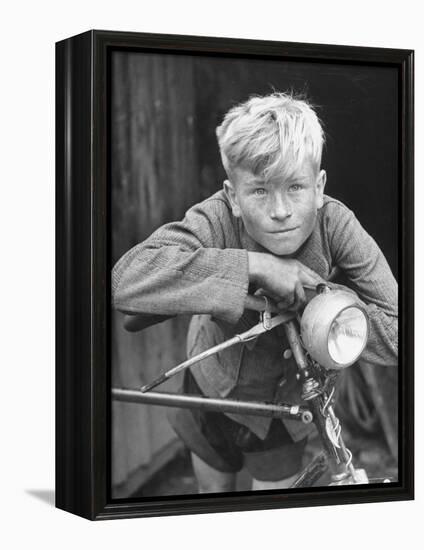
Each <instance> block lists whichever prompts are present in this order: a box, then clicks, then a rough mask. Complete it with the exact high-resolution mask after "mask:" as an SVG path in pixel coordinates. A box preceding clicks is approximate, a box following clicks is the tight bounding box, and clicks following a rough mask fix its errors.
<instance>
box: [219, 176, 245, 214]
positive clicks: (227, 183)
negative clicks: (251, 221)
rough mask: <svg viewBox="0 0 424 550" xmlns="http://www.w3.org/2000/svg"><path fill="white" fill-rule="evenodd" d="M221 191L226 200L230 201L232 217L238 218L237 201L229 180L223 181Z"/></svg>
mask: <svg viewBox="0 0 424 550" xmlns="http://www.w3.org/2000/svg"><path fill="white" fill-rule="evenodd" d="M223 189H224V192H225V194H226V195H227V197H228V200H229V201H230V204H231V209H232V211H233V216H235V217H236V218H240V216H241V212H240V207H239V204H238V200H237V194H236V191H235V189H234V185H233V184H232V183H231V181H230V180H224V184H223Z"/></svg>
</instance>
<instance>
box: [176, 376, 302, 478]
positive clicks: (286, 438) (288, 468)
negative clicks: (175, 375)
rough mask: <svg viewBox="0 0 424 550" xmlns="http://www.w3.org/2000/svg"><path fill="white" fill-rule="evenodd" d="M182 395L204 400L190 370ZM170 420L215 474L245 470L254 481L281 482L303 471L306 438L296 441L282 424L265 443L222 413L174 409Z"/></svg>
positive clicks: (274, 424) (275, 422)
mask: <svg viewBox="0 0 424 550" xmlns="http://www.w3.org/2000/svg"><path fill="white" fill-rule="evenodd" d="M183 392H184V393H185V394H190V395H200V396H203V393H202V391H201V390H200V388H199V386H198V385H197V383H196V380H195V379H194V377H193V375H192V374H191V372H190V371H189V370H187V371H186V372H185V374H184V382H183ZM168 419H169V421H170V423H171V425H172V427H173V429H174V430H175V432H176V433H177V434H178V435H179V437H180V438H181V439H182V440H183V441H184V443H185V445H186V446H187V447H188V449H189V450H190V451H192V452H193V453H194V454H196V455H197V456H198V457H199V458H201V459H202V460H203V461H204V462H206V463H207V464H208V465H209V466H211V467H212V468H214V469H215V470H218V471H221V472H227V473H236V472H239V471H240V470H241V469H242V468H243V467H245V468H246V469H247V470H248V471H249V473H250V474H251V476H252V477H253V478H254V479H257V480H259V481H279V480H281V479H285V478H287V477H291V476H293V475H294V474H296V473H297V472H298V471H299V470H300V469H301V468H302V459H303V454H304V450H305V446H306V442H307V438H304V439H302V440H301V441H296V442H295V441H293V439H292V437H291V436H290V434H289V433H288V431H287V429H286V428H285V426H284V424H283V423H282V422H281V420H278V419H273V420H272V422H271V425H270V429H269V431H268V434H267V436H266V438H265V439H263V440H262V439H260V438H259V437H258V436H256V435H255V434H254V433H253V432H252V431H251V430H249V428H247V427H246V426H243V425H242V424H239V423H238V422H235V421H234V420H232V419H231V418H229V417H228V416H226V415H225V414H224V413H220V412H211V411H203V410H199V409H177V408H172V409H169V411H168Z"/></svg>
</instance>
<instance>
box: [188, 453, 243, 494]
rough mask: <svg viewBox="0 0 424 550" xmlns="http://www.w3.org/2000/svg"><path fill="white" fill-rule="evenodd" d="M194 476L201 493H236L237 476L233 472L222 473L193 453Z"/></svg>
mask: <svg viewBox="0 0 424 550" xmlns="http://www.w3.org/2000/svg"><path fill="white" fill-rule="evenodd" d="M191 461H192V463H193V470H194V475H195V476H196V479H197V483H198V486H199V493H224V492H226V491H235V488H236V474H234V473H231V472H220V471H219V470H215V468H212V466H209V464H206V462H204V461H203V460H202V459H201V458H199V457H198V456H197V455H195V454H194V453H191Z"/></svg>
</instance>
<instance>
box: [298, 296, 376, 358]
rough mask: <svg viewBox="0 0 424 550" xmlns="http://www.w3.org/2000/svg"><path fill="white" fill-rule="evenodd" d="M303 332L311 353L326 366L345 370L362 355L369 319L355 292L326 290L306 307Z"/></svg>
mask: <svg viewBox="0 0 424 550" xmlns="http://www.w3.org/2000/svg"><path fill="white" fill-rule="evenodd" d="M300 327H301V335H302V341H303V344H304V346H305V348H306V349H307V350H308V352H309V353H310V355H311V356H312V357H313V359H315V360H316V361H318V363H320V364H321V365H322V366H323V367H326V368H327V369H342V368H345V367H348V366H350V365H352V363H354V362H355V361H356V360H357V359H358V357H359V356H360V355H361V353H362V351H363V350H364V348H365V345H366V343H367V339H368V318H367V314H366V312H365V310H364V309H363V307H362V306H361V304H359V303H358V300H357V298H356V296H355V295H354V294H353V293H350V292H347V291H343V290H330V289H328V288H327V289H326V290H324V291H323V292H322V293H321V294H318V295H317V296H316V297H314V298H313V299H312V300H311V301H310V302H309V304H308V305H307V306H306V308H305V310H304V312H303V315H302V320H301V324H300Z"/></svg>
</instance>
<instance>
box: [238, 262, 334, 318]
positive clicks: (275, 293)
mask: <svg viewBox="0 0 424 550" xmlns="http://www.w3.org/2000/svg"><path fill="white" fill-rule="evenodd" d="M248 255H249V281H251V282H254V283H255V284H257V285H258V286H259V287H261V288H262V289H263V290H264V291H265V294H267V296H269V297H270V298H272V299H273V300H274V301H275V303H276V304H277V307H278V308H279V310H287V309H289V310H292V311H296V310H297V309H299V308H300V307H301V306H303V305H304V304H305V303H306V297H305V291H304V289H303V287H304V286H312V287H315V286H316V285H317V284H319V283H323V282H325V281H324V280H323V279H322V278H321V277H320V276H319V275H318V274H317V273H315V271H313V270H312V269H309V267H307V266H306V265H304V264H302V263H301V262H299V261H297V260H290V259H285V258H278V257H277V256H273V255H272V254H262V253H259V252H249V253H248Z"/></svg>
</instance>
